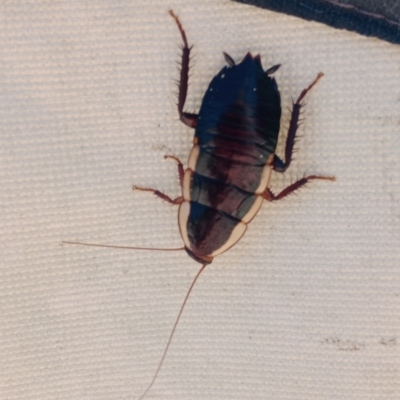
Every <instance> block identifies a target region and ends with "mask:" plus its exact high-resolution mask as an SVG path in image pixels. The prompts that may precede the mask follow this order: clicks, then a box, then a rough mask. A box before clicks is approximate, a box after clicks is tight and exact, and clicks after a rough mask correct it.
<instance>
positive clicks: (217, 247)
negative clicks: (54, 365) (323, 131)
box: [64, 11, 335, 399]
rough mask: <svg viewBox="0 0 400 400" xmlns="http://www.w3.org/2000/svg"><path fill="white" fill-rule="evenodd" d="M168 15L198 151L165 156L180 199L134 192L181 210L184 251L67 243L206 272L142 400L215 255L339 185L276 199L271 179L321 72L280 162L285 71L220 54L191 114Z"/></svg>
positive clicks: (186, 118) (185, 50)
mask: <svg viewBox="0 0 400 400" xmlns="http://www.w3.org/2000/svg"><path fill="white" fill-rule="evenodd" d="M169 14H170V15H171V16H172V18H173V19H174V20H175V22H176V24H177V26H178V29H179V31H180V34H181V37H182V40H183V46H182V61H181V70H180V81H179V84H178V88H179V91H178V104H177V105H178V113H179V117H180V120H181V121H182V122H183V123H184V124H185V125H187V126H188V127H190V128H194V129H195V134H194V140H193V148H192V150H191V152H190V155H189V160H188V163H187V168H186V169H185V168H184V167H183V164H182V162H181V161H180V160H179V159H178V158H177V157H174V156H165V158H171V159H174V160H175V161H176V162H177V164H178V174H179V179H180V184H181V187H182V195H181V196H179V197H177V198H176V199H171V198H170V197H168V196H167V195H165V194H164V193H161V192H159V191H158V190H155V189H150V188H142V187H137V186H134V187H133V189H134V190H142V191H147V192H151V193H153V194H154V195H156V196H157V197H159V198H161V199H162V200H165V201H167V202H168V203H171V204H174V205H178V206H179V211H178V224H179V230H180V234H181V236H182V239H183V242H184V247H182V248H176V249H156V248H155V249H150V248H138V247H123V246H108V245H98V244H89V243H80V242H64V243H69V244H81V245H89V246H98V247H113V248H129V249H138V250H166V251H174V250H185V251H186V252H187V253H188V255H189V256H190V257H192V258H193V259H194V260H195V261H197V262H199V263H200V264H201V265H202V266H201V268H200V270H199V271H198V273H197V275H196V276H195V278H194V280H193V282H192V284H191V285H190V288H189V290H188V292H187V294H186V297H185V299H184V301H183V303H182V306H181V309H180V311H179V314H178V317H177V319H176V321H175V324H174V327H173V329H172V332H171V334H170V337H169V339H168V342H167V345H166V347H165V350H164V353H163V355H162V357H161V360H160V362H159V364H158V367H157V370H156V372H155V374H154V376H153V379H152V380H151V382H150V384H149V385H148V387H147V389H146V390H145V392H144V393H143V394H142V395H141V397H140V399H143V397H144V396H145V395H146V394H147V392H148V391H149V390H150V388H151V387H152V386H153V383H154V382H155V380H156V378H157V375H158V373H159V371H160V369H161V366H162V364H163V361H164V359H165V356H166V354H167V351H168V348H169V346H170V343H171V340H172V337H173V335H174V332H175V329H176V327H177V325H178V322H179V319H180V317H181V314H182V311H183V309H184V307H185V304H186V302H187V299H188V297H189V295H190V293H191V291H192V289H193V286H194V285H195V283H196V281H197V279H198V277H199V276H200V274H201V273H202V272H203V270H204V269H205V267H206V266H207V265H208V264H210V263H211V262H212V261H213V259H214V258H215V257H216V256H219V255H220V254H222V253H224V252H225V251H227V250H229V249H230V248H231V247H232V246H234V245H235V244H236V243H237V242H238V241H239V240H240V238H241V237H242V236H243V235H244V233H245V232H246V229H247V225H248V224H249V223H250V222H251V220H252V219H253V218H254V217H255V215H256V214H257V212H258V210H259V209H260V207H261V205H262V203H263V202H264V200H267V201H276V200H280V199H283V198H285V197H286V196H288V195H289V194H290V193H293V192H294V191H295V190H297V189H299V188H300V187H302V186H304V185H305V184H306V183H307V182H309V181H311V180H314V179H325V180H330V181H334V180H335V178H334V177H328V176H318V175H309V176H306V177H304V178H301V179H299V180H297V181H296V182H294V183H292V184H291V185H289V186H288V187H287V188H285V189H284V190H282V191H281V192H280V193H279V194H277V195H275V194H274V193H273V192H272V191H271V190H270V189H269V188H268V182H269V179H270V175H271V172H272V171H276V172H281V173H282V172H285V171H286V169H287V168H288V167H289V165H290V163H291V160H292V154H293V146H294V143H295V141H296V131H297V128H298V125H299V117H300V110H301V108H302V106H303V99H304V97H305V96H306V94H307V93H308V92H309V91H310V90H311V88H312V87H313V86H314V85H315V84H316V83H317V82H318V80H319V79H320V78H321V77H322V76H323V74H322V73H319V74H318V75H317V77H316V78H315V79H314V81H313V82H312V83H311V84H310V85H309V86H308V87H307V88H306V89H304V90H303V91H302V92H301V93H300V96H299V97H298V98H297V100H296V102H294V103H293V108H292V113H291V120H290V124H289V129H288V133H287V138H286V145H285V161H282V160H281V159H280V158H279V157H278V156H277V155H276V154H275V149H276V145H277V141H278V135H279V127H280V119H281V101H280V94H279V90H278V86H277V84H276V81H275V79H274V78H273V77H271V75H272V74H273V73H274V72H275V71H276V70H277V69H278V68H279V67H280V64H277V65H274V66H272V67H270V68H268V69H267V70H266V71H264V70H263V68H262V65H261V59H260V56H259V55H257V56H255V57H253V56H252V55H251V54H250V53H247V54H246V55H245V57H244V58H243V60H242V61H241V62H240V63H239V64H236V63H235V62H234V61H233V59H232V58H231V57H230V56H229V55H228V54H226V53H223V54H224V57H225V61H226V63H227V64H228V65H227V66H225V67H224V68H222V70H221V71H220V72H219V73H218V74H217V75H216V76H215V77H214V79H213V80H212V81H211V83H210V85H209V87H208V89H207V91H206V93H205V95H204V98H203V102H202V105H201V107H200V112H199V113H198V114H191V113H187V112H185V111H184V105H185V100H186V95H187V90H188V81H189V61H190V51H191V49H192V48H191V47H189V45H188V41H187V38H186V33H185V31H184V29H183V27H182V24H181V22H180V20H179V19H178V17H177V16H176V15H175V14H174V12H173V11H169Z"/></svg>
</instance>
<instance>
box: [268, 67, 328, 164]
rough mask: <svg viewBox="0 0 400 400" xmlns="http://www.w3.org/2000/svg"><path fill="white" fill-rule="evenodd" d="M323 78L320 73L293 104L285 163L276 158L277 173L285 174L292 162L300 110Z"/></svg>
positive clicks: (274, 162)
mask: <svg viewBox="0 0 400 400" xmlns="http://www.w3.org/2000/svg"><path fill="white" fill-rule="evenodd" d="M323 76H324V74H323V73H322V72H320V73H319V74H318V75H317V77H316V78H315V79H314V80H313V82H312V83H311V84H310V85H309V86H308V87H307V88H306V89H303V90H302V92H301V93H300V96H299V97H298V98H297V100H296V102H295V103H293V108H292V117H291V119H290V124H289V129H288V133H287V138H286V145H285V161H282V160H281V159H279V157H277V156H275V157H274V160H273V168H274V170H275V171H276V172H285V171H286V170H287V169H288V168H289V165H290V163H291V161H292V155H293V147H294V143H295V141H296V132H297V128H298V127H299V117H300V110H301V108H302V106H303V104H302V101H303V99H304V97H305V96H306V94H307V93H308V92H309V91H310V90H311V89H312V87H313V86H314V85H315V84H316V83H317V82H318V81H319V80H320V79H321V78H322V77H323Z"/></svg>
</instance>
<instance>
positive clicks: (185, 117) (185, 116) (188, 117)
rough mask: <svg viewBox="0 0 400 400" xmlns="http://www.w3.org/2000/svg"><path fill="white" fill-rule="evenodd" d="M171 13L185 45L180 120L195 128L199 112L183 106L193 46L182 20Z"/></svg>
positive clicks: (183, 50) (179, 84) (182, 63)
mask: <svg viewBox="0 0 400 400" xmlns="http://www.w3.org/2000/svg"><path fill="white" fill-rule="evenodd" d="M169 14H170V15H171V17H172V18H173V19H174V20H175V22H176V24H177V25H178V29H179V31H180V33H181V36H182V40H183V46H182V62H181V70H180V73H181V76H180V80H179V83H178V90H179V91H178V113H179V118H180V120H181V121H182V122H183V123H184V124H185V125H187V126H188V127H190V128H195V127H196V123H197V117H198V115H197V114H191V113H187V112H185V111H183V107H184V106H185V101H186V96H187V91H188V84H189V62H190V51H191V50H192V47H193V46H192V47H189V44H188V41H187V38H186V33H185V30H184V29H183V27H182V24H181V21H179V18H178V17H177V16H176V15H175V14H174V12H173V11H172V10H169Z"/></svg>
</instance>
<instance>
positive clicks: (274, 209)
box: [0, 0, 400, 400]
mask: <svg viewBox="0 0 400 400" xmlns="http://www.w3.org/2000/svg"><path fill="white" fill-rule="evenodd" d="M169 8H173V9H174V11H175V12H176V13H177V14H178V15H179V17H180V18H181V21H182V24H183V25H184V27H185V29H186V32H187V35H188V39H189V42H190V43H191V44H194V50H193V54H194V60H193V62H192V66H193V68H192V77H191V80H190V83H191V84H190V90H189V98H188V101H187V105H186V109H187V110H188V111H195V110H198V108H199V106H200V104H201V99H202V96H203V93H204V91H205V90H206V88H207V85H208V82H209V81H210V80H211V78H212V77H213V76H214V75H215V74H216V73H217V72H218V71H219V70H220V69H221V68H222V67H223V66H224V63H225V62H224V59H223V57H222V54H221V52H222V51H226V52H227V53H229V54H230V55H231V57H232V58H233V59H234V60H236V61H240V60H241V59H242V57H243V56H244V54H245V53H246V52H247V51H251V52H252V53H255V54H257V53H260V54H261V56H262V60H263V65H264V68H267V67H270V66H271V65H274V64H277V63H282V67H281V69H280V70H279V71H278V72H277V73H276V74H275V77H276V79H277V81H278V84H279V88H280V91H281V95H282V101H283V109H284V118H286V119H287V118H288V117H289V115H290V112H289V110H288V107H289V106H290V103H291V98H295V97H297V96H298V94H299V93H300V91H301V90H302V89H303V88H304V87H306V86H307V85H308V84H309V83H311V81H312V80H313V79H314V78H315V76H316V74H317V73H318V72H320V71H322V72H324V73H325V77H324V78H323V79H322V80H321V81H320V82H319V83H318V85H317V86H316V87H315V88H314V89H313V90H312V92H311V93H310V94H309V96H308V97H307V101H306V102H307V107H306V109H305V114H304V117H305V121H304V124H303V126H302V127H301V129H300V135H301V140H300V141H299V142H298V144H297V153H296V160H295V162H293V164H292V167H291V169H290V171H289V172H287V173H286V174H285V175H284V176H282V175H279V174H274V176H273V178H272V182H271V187H272V188H274V189H275V191H279V190H280V189H281V188H283V187H284V186H285V185H288V184H289V183H290V182H292V181H293V180H295V179H296V177H301V176H303V175H304V174H306V173H307V174H324V175H334V176H336V178H337V182H335V183H331V182H324V181H315V182H312V183H311V184H310V185H308V188H306V189H303V190H301V191H299V192H298V195H293V196H291V197H290V198H288V199H286V200H284V201H281V202H277V203H275V204H265V205H264V206H263V208H262V210H261V212H260V213H259V215H258V216H257V218H256V219H255V220H254V221H253V222H252V224H251V225H250V228H249V230H248V232H247V233H246V235H245V237H244V238H243V239H242V240H241V241H240V242H239V244H238V245H236V246H235V247H234V248H233V249H232V250H230V251H229V252H227V253H226V254H224V255H223V256H221V257H218V258H217V259H216V260H215V261H214V263H213V264H211V265H210V266H209V267H208V268H207V269H206V270H205V272H204V274H203V275H202V276H201V277H200V279H199V281H198V283H197V285H196V287H195V289H194V290H193V292H192V296H191V298H190V299H189V302H188V304H187V307H186V309H185V311H184V314H183V316H182V319H181V322H180V324H179V326H178V329H177V331H176V335H175V337H174V340H173V342H172V345H171V348H170V351H169V353H168V355H167V358H166V360H165V363H164V366H163V368H162V370H161V372H160V375H159V377H158V379H157V381H156V383H155V384H154V386H153V388H152V389H151V391H150V392H149V394H148V395H147V398H148V399H174V400H180V399H182V400H183V399H185V400H188V399H196V400H197V399H207V400H211V399H218V400H223V399H230V400H231V399H241V400H242V399H260V400H261V399H263V400H264V399H274V400H283V399H285V400H311V399H318V400H338V399H340V400H353V399H354V400H359V399H363V400H372V399H374V400H375V399H376V400H378V399H379V400H380V399H386V400H392V399H393V400H394V399H399V398H400V376H399V368H400V357H399V356H400V354H399V337H398V335H399V331H400V323H399V314H400V303H399V302H400V289H399V287H400V274H399V264H400V246H399V243H400V110H399V100H400V51H399V47H398V46H395V45H391V44H388V43H385V42H383V41H380V40H377V39H369V38H365V37H362V36H358V35H356V34H354V33H349V32H345V31H337V30H333V29H331V28H329V27H326V26H324V25H320V24H316V23H311V22H306V21H303V20H299V19H296V18H293V17H289V16H285V15H281V14H276V13H272V12H269V11H266V10H261V9H257V8H253V7H249V6H244V5H240V4H236V3H233V2H230V1H226V0H224V1H222V0H221V1H216V0H190V1H187V0H176V1H172V2H166V1H163V0H157V1H156V0H152V1H146V0H140V1H139V0H134V1H119V2H115V1H100V0H93V1H90V2H85V1H83V2H77V1H74V2H70V1H59V2H47V1H3V2H1V4H0V46H1V51H0V54H1V56H0V82H1V86H0V121H1V125H0V126H1V127H0V129H1V134H0V135H1V136H0V163H1V167H0V182H1V185H0V198H1V199H0V204H1V208H0V210H1V240H0V251H1V261H0V262H1V281H0V285H1V287H0V298H1V309H0V313H1V319H0V321H1V325H0V354H1V357H0V398H1V399H7V400H28V399H29V400H50V399H51V400H67V399H68V400H71V399H74V400H75V399H79V400H80V399H95V400H111V399H113V400H116V399H118V400H125V399H137V398H138V397H139V396H140V394H141V393H142V392H143V391H144V389H145V388H146V386H147V385H148V384H149V382H150V380H151V378H152V376H153V374H154V372H155V369H156V367H157V364H158V362H159V360H160V357H161V354H162V351H163V349H164V347H165V344H166V341H167V339H168V336H169V334H170V331H171V328H172V326H173V323H174V321H175V318H176V315H177V313H178V310H179V307H180V305H181V303H182V301H183V298H184V296H185V294H186V291H187V289H188V287H189V285H190V282H191V280H192V279H193V277H194V275H195V274H196V272H197V270H198V268H199V267H200V265H198V264H196V263H195V262H194V261H193V260H191V259H190V258H189V257H187V255H186V254H185V253H183V252H176V253H156V252H140V251H123V250H112V249H98V248H90V247H78V246H65V245H61V242H62V241H63V240H77V241H86V242H94V243H104V244H118V245H135V246H154V247H179V246H181V239H180V236H179V231H178V227H177V217H176V207H171V206H170V205H168V204H163V203H162V202H161V201H160V200H159V199H157V198H156V197H154V196H152V195H150V194H147V193H138V192H132V190H131V188H132V185H133V184H136V185H142V186H150V187H154V188H157V189H159V190H162V191H165V192H166V193H167V194H169V195H170V196H172V197H174V196H178V195H179V193H180V188H179V184H178V179H177V171H176V165H175V163H174V162H172V161H164V159H163V156H164V155H165V154H173V155H176V156H178V157H180V158H181V159H182V160H186V158H187V155H188V152H189V150H190V147H191V141H192V135H193V132H192V131H191V130H190V129H189V128H187V127H185V126H184V125H183V124H181V123H180V122H179V121H178V119H177V111H176V106H175V103H176V97H175V95H174V92H175V89H176V88H175V86H174V79H177V78H178V72H177V68H176V61H179V48H178V45H179V44H180V43H181V38H180V35H179V32H178V30H177V27H176V25H175V23H174V21H173V20H172V19H171V17H170V16H169V15H168V13H167V11H168V9H169ZM284 125H285V124H284ZM286 125H287V124H286ZM284 131H285V129H284V128H282V133H284ZM278 150H279V151H278V152H279V154H282V145H281V144H280V146H279V149H278Z"/></svg>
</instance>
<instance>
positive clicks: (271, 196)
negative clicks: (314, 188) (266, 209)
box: [262, 175, 336, 201]
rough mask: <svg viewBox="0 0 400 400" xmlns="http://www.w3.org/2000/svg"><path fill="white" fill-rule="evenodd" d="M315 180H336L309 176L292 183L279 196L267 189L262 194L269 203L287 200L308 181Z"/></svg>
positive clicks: (331, 177)
mask: <svg viewBox="0 0 400 400" xmlns="http://www.w3.org/2000/svg"><path fill="white" fill-rule="evenodd" d="M313 179H324V180H328V181H335V180H336V178H335V177H333V176H319V175H309V176H306V177H304V178H301V179H299V180H298V181H296V182H294V183H292V184H291V185H289V186H288V187H287V188H285V189H283V190H282V191H281V192H280V193H279V194H277V195H275V194H274V193H273V192H272V191H271V190H270V189H268V188H267V189H266V190H265V192H264V193H263V194H262V196H263V197H264V199H265V200H268V201H275V200H281V199H283V198H285V197H286V196H289V194H291V193H293V192H294V191H296V190H297V189H300V188H301V187H302V186H304V185H305V184H306V183H307V182H308V181H311V180H313Z"/></svg>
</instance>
